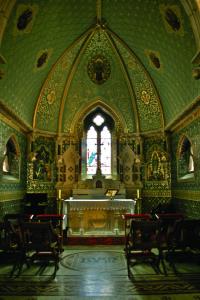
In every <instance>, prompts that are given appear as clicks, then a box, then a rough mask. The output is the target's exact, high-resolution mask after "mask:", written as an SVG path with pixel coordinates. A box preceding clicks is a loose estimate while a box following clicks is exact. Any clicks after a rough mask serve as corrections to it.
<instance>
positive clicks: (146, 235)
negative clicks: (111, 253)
mask: <svg viewBox="0 0 200 300" xmlns="http://www.w3.org/2000/svg"><path fill="white" fill-rule="evenodd" d="M159 230H160V222H159V221H155V220H149V221H147V220H136V219H133V220H132V221H131V227H130V231H129V233H128V234H127V236H126V245H125V256H126V260H127V270H128V276H129V277H131V276H132V272H131V267H132V266H134V265H135V264H136V263H138V262H142V263H144V262H145V263H148V264H150V265H151V266H152V267H153V269H154V270H155V272H156V273H160V272H161V271H160V267H159V264H160V260H161V259H162V257H161V256H160V255H159ZM154 249H158V251H157V252H156V251H154Z"/></svg>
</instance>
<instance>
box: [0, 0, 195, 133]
mask: <svg viewBox="0 0 200 300" xmlns="http://www.w3.org/2000/svg"><path fill="white" fill-rule="evenodd" d="M97 4H98V5H99V6H98V5H97ZM97 6H98V7H100V8H101V9H99V8H98V9H97ZM27 8H29V9H30V10H31V11H32V12H33V17H32V20H31V21H30V23H29V24H28V26H27V27H26V28H25V29H24V30H18V29H17V24H18V21H19V17H20V16H21V14H22V13H23V12H24V11H25V10H26V9H27ZM167 8H169V9H170V10H171V11H174V12H175V15H176V16H177V17H178V25H177V23H176V22H175V26H176V25H177V26H178V30H177V28H175V29H174V30H172V28H171V27H170V26H169V24H168V23H167V22H166V19H165V18H164V12H165V10H166V9H167ZM97 14H98V15H99V18H100V26H98V25H96V19H97V18H96V16H97ZM172 16H174V15H172ZM172 19H173V18H172ZM176 21H177V20H176ZM0 52H1V53H2V54H3V56H4V57H5V58H6V61H7V64H5V65H4V66H3V68H4V71H5V76H4V77H3V79H2V80H0V100H1V101H2V102H3V103H4V104H5V105H7V106H9V108H10V109H12V110H13V112H15V113H16V114H17V116H18V117H19V118H21V120H22V121H24V122H25V123H27V124H28V125H30V126H33V127H35V128H38V129H41V130H45V131H50V132H58V131H60V132H68V131H69V129H70V126H71V125H70V124H71V123H72V122H73V119H74V117H76V116H77V115H79V114H80V112H81V111H82V110H83V109H84V108H85V107H86V106H90V105H92V104H94V103H95V101H97V99H98V101H99V99H100V101H101V102H102V103H105V105H107V106H110V107H111V108H112V110H113V111H115V112H116V114H118V115H120V118H122V119H123V120H124V123H125V124H126V128H127V130H128V131H129V132H140V131H141V132H148V131H154V130H159V129H161V130H162V129H163V128H164V126H166V125H168V124H169V123H170V122H172V121H173V120H174V119H175V118H176V116H178V115H179V114H180V113H181V112H183V111H184V110H185V108H186V107H188V106H189V105H190V104H191V103H192V101H194V100H195V98H196V97H197V96H198V95H199V93H200V85H199V82H198V81H195V80H194V79H193V77H192V64H191V59H192V57H193V56H194V54H195V52H196V48H195V40H194V36H193V33H192V29H191V26H190V23H189V19H188V17H187V16H186V13H185V11H184V9H183V7H182V5H181V3H180V2H179V1H172V0H167V1H164V0H162V1H161V0H102V1H100V0H97V1H95V0H35V1H34V0H32V1H20V0H17V1H16V4H15V6H14V9H13V12H12V14H11V16H10V18H9V20H8V23H7V27H6V30H5V33H4V36H3V40H2V43H1V49H0ZM43 52H45V53H48V57H47V60H46V62H45V63H44V65H43V66H40V67H37V63H38V58H39V57H40V56H41V54H42V53H43ZM152 53H153V55H154V56H156V61H155V62H156V64H153V63H152V60H150V58H149V55H150V54H151V55H152ZM95 55H103V56H104V57H105V58H106V60H107V61H108V62H109V64H110V68H111V73H110V76H109V78H108V79H107V81H106V82H105V83H103V84H96V83H94V82H92V81H91V79H90V78H89V76H88V74H87V66H88V63H89V62H90V61H91V60H92V59H93V57H94V56H95ZM158 59H159V62H158ZM156 66H157V67H156ZM158 66H159V67H158ZM98 103H99V102H98Z"/></svg>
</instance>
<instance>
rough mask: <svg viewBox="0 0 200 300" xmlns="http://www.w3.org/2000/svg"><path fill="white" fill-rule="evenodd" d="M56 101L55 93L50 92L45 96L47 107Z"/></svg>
mask: <svg viewBox="0 0 200 300" xmlns="http://www.w3.org/2000/svg"><path fill="white" fill-rule="evenodd" d="M55 99H56V93H55V91H50V93H49V94H47V102H48V103H49V105H51V104H53V103H54V101H55Z"/></svg>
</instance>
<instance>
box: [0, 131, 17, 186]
mask: <svg viewBox="0 0 200 300" xmlns="http://www.w3.org/2000/svg"><path fill="white" fill-rule="evenodd" d="M1 168H2V173H3V177H4V178H5V179H6V180H7V179H9V180H10V179H12V180H16V179H19V174H20V148H19V144H18V141H17V139H16V137H15V135H11V136H10V137H9V138H8V139H7V142H6V143H5V148H4V153H3V160H2V166H1Z"/></svg>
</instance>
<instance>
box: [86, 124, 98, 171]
mask: <svg viewBox="0 0 200 300" xmlns="http://www.w3.org/2000/svg"><path fill="white" fill-rule="evenodd" d="M96 170H97V131H96V130H95V128H94V126H91V127H90V128H89V130H88V132H87V174H96Z"/></svg>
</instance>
